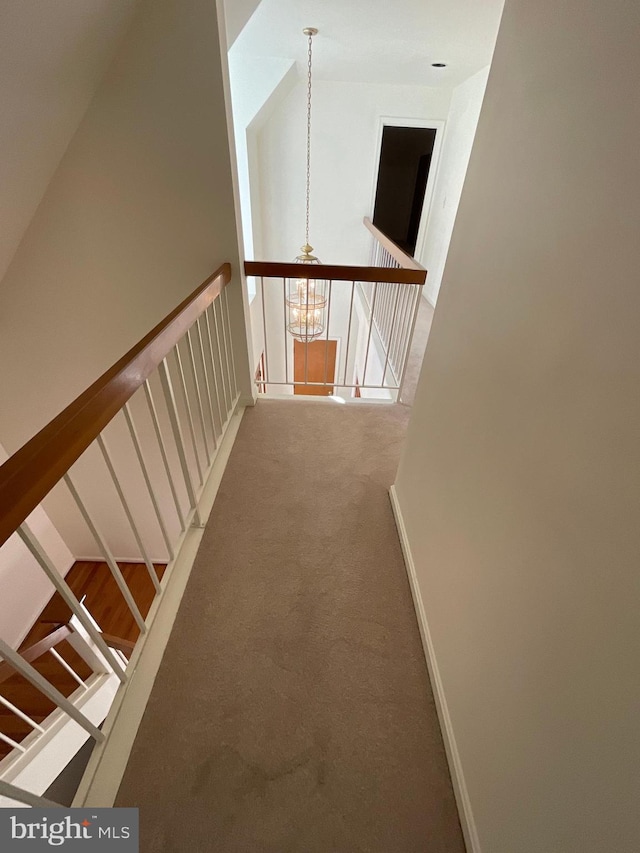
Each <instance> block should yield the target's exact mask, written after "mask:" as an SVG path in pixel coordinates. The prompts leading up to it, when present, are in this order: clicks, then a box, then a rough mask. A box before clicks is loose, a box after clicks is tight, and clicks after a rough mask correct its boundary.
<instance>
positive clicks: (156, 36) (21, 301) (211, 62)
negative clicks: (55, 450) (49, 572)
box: [0, 0, 250, 558]
mask: <svg viewBox="0 0 640 853" xmlns="http://www.w3.org/2000/svg"><path fill="white" fill-rule="evenodd" d="M234 210H235V208H234V196H233V188H232V174H231V164H230V151H229V140H228V135H227V124H226V121H225V104H224V98H223V70H222V67H221V51H220V45H219V41H218V31H217V20H216V7H215V4H212V3H210V2H208V0H186V2H185V0H143V2H141V3H140V4H139V5H138V6H137V9H136V13H135V16H134V18H133V21H132V24H131V27H130V29H129V31H128V32H127V34H126V37H125V38H124V41H123V42H122V45H121V47H120V49H119V51H118V53H117V54H116V56H115V59H114V61H113V63H112V64H111V66H110V68H109V69H108V71H107V73H106V76H105V78H104V80H103V82H102V84H101V86H100V87H99V89H98V91H97V93H96V95H95V97H94V99H93V101H92V102H91V105H90V107H89V109H88V111H87V113H86V115H85V117H84V119H83V121H82V122H81V124H80V126H79V128H78V130H77V132H76V134H75V136H74V137H73V139H72V141H71V143H70V145H69V147H68V148H67V150H66V152H65V155H64V157H63V158H62V161H61V163H60V165H59V167H58V169H57V170H56V172H55V175H54V176H53V179H52V180H51V182H50V184H49V187H48V189H47V191H46V193H45V195H44V197H43V199H42V202H41V204H40V206H39V207H38V210H37V212H36V215H35V216H34V218H33V220H32V222H31V224H30V226H29V228H28V230H27V231H26V234H25V236H24V238H23V240H22V242H21V244H20V246H19V248H18V251H17V252H16V254H15V256H14V259H13V261H12V263H11V265H10V267H9V269H8V271H7V273H6V275H5V277H4V279H3V280H2V282H1V284H0V384H1V387H2V407H1V409H0V437H1V438H2V441H3V444H4V445H5V447H6V448H7V450H8V451H9V452H13V451H15V450H16V449H17V448H18V447H19V446H21V445H22V444H23V443H24V442H25V441H26V440H27V439H28V438H29V437H31V436H32V435H33V434H34V433H36V432H37V431H38V430H39V429H40V428H42V427H43V426H44V425H45V424H46V423H48V421H49V420H51V418H52V417H54V416H55V415H56V414H57V413H58V412H59V411H60V410H61V409H62V408H64V406H65V405H67V404H68V403H69V402H70V401H71V400H73V399H74V398H75V397H76V396H77V395H78V394H79V393H80V392H81V391H83V390H84V389H85V388H86V387H87V386H88V385H90V384H91V383H92V382H93V381H94V380H95V379H97V378H98V376H100V375H101V373H102V372H103V371H104V370H106V369H107V368H108V367H109V366H110V365H111V364H113V363H114V362H115V361H116V360H117V359H118V358H119V357H120V356H122V355H123V354H124V353H125V352H126V351H127V350H128V349H129V348H130V347H131V346H132V345H133V344H135V343H136V341H138V340H139V339H140V338H141V337H142V336H143V335H144V334H145V333H146V332H148V331H149V330H150V329H151V328H152V327H153V326H154V325H155V324H156V323H157V322H158V321H160V320H161V319H162V318H163V317H164V316H166V314H168V313H169V312H170V311H171V310H172V309H173V308H175V306H176V305H177V304H178V303H179V302H180V301H181V300H182V299H184V297H185V296H187V295H188V294H189V293H190V292H191V291H192V290H194V289H195V288H196V287H197V286H198V285H199V284H200V283H201V282H202V281H203V280H204V279H205V278H206V277H207V276H208V275H209V274H210V273H211V272H213V271H214V270H215V269H216V268H217V267H218V266H219V265H220V264H221V263H222V262H224V261H231V264H232V267H233V268H234V270H235V272H236V275H235V278H234V281H233V282H232V284H231V285H230V287H229V288H228V291H227V292H228V294H229V301H230V308H231V312H232V322H233V331H234V342H235V344H236V349H235V364H236V368H237V370H238V373H239V379H240V382H241V385H242V390H243V392H244V393H245V394H247V395H248V394H249V393H250V386H249V368H248V357H247V351H246V349H247V348H246V330H245V326H244V308H245V306H244V299H243V294H242V288H241V282H240V278H239V276H238V275H237V273H238V269H239V257H238V235H237V231H236V222H235V213H234ZM110 429H111V428H110ZM119 429H120V430H121V429H122V424H115V425H114V427H113V430H115V431H116V432H117V430H119ZM149 429H150V427H149ZM110 435H112V443H114V444H116V445H117V444H118V438H117V435H115V434H113V433H110ZM127 452H128V453H129V456H128V457H127V456H124V455H123V456H122V457H121V460H120V463H119V468H120V470H121V471H122V470H124V471H126V470H127V467H128V466H127V465H126V459H128V458H131V448H130V447H129V448H128V451H127ZM85 462H86V460H84V461H81V462H80V463H79V464H78V466H77V468H78V470H79V472H80V473H79V474H78V476H79V478H80V483H81V485H83V486H84V489H83V494H84V495H85V496H87V497H88V500H89V501H91V502H92V506H96V507H97V508H98V510H99V509H100V508H102V507H103V506H106V502H107V499H109V501H110V504H109V505H110V506H111V505H113V502H112V500H111V499H112V497H113V495H112V488H111V487H109V488H110V489H111V491H110V492H109V494H108V495H107V488H106V487H103V485H102V484H103V482H104V474H105V472H104V465H103V464H101V463H100V466H101V467H100V478H101V479H98V478H97V477H96V476H95V475H94V473H93V471H94V470H97V466H94V468H92V467H91V466H89V467H88V468H87V467H86V466H85ZM83 466H85V468H84V470H85V473H84V474H83V473H82V471H83ZM129 467H130V468H131V477H132V479H135V482H132V483H131V484H130V485H131V492H130V494H131V495H133V496H137V495H139V494H140V493H141V492H142V493H144V485H143V484H141V483H140V482H139V481H140V477H139V475H138V473H137V472H138V469H137V465H136V463H135V461H133V462H132V463H131V465H130V466H129ZM57 491H58V492H60V491H61V490H60V489H59V490H57ZM91 491H93V493H94V494H93V495H92V494H88V495H87V492H89V493H90V492H91ZM46 509H47V512H48V513H49V514H50V515H51V517H52V518H53V519H54V522H55V523H56V525H57V527H58V528H59V529H60V530H61V532H63V535H64V537H65V540H66V541H67V542H68V543H69V545H70V547H71V548H72V550H73V551H74V553H75V554H76V555H77V556H85V555H91V554H92V553H94V554H95V546H92V550H91V551H90V552H89V554H87V550H86V549H88V548H89V547H90V546H91V542H90V540H89V539H88V538H87V536H86V532H85V531H84V528H83V527H82V526H79V519H78V516H77V513H76V512H75V511H72V510H71V509H70V508H69V506H68V502H65V501H64V500H63V499H58V498H57V497H56V495H52V498H51V499H50V500H48V501H47V502H46ZM140 509H141V511H142V513H143V515H144V516H145V518H146V519H148V523H147V522H146V521H144V520H143V529H144V530H146V529H147V528H149V530H150V531H151V533H150V537H151V538H150V545H151V546H154V545H155V543H156V542H157V541H159V537H158V530H157V523H154V521H153V515H152V509H151V508H150V507H149V506H148V499H146V502H144V500H143V499H142V498H141V499H140ZM99 516H100V517H101V518H102V517H103V516H104V517H105V518H106V519H107V520H108V522H109V523H108V525H103V529H105V527H106V529H107V530H109V531H110V532H111V530H112V528H113V529H115V530H116V532H120V531H122V534H123V538H122V539H119V540H118V541H117V542H116V543H115V545H113V549H114V551H115V553H116V555H117V556H118V557H121V558H124V557H129V556H135V552H134V553H133V554H131V551H130V544H131V541H132V540H131V535H130V533H129V531H128V529H127V525H126V520H125V519H124V518H123V517H122V513H120V514H119V515H118V520H117V523H116V522H115V516H112V515H111V513H110V511H109V512H107V511H106V510H105V512H104V513H102V512H99ZM112 518H113V519H114V523H113V524H112V523H111V520H112ZM151 525H154V526H153V528H152V527H151ZM162 550H164V549H162ZM152 553H153V555H154V556H156V554H157V553H158V551H157V550H156V549H155V547H153V548H152ZM160 555H162V551H161V552H160Z"/></svg>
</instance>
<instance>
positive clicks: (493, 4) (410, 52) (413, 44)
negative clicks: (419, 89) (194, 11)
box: [227, 0, 503, 87]
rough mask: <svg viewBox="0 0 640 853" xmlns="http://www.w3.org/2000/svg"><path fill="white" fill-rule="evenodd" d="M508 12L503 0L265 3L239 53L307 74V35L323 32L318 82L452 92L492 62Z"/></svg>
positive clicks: (316, 59)
mask: <svg viewBox="0 0 640 853" xmlns="http://www.w3.org/2000/svg"><path fill="white" fill-rule="evenodd" d="M229 2H233V0H227V3H229ZM502 6H503V0H262V2H261V3H260V4H259V6H258V8H257V9H256V11H255V12H254V14H253V16H252V17H251V18H250V20H249V22H248V23H247V25H246V26H245V28H244V30H243V31H242V33H241V34H240V36H239V37H238V39H237V41H236V43H235V47H234V50H235V51H237V52H238V53H243V54H250V55H252V56H278V57H283V58H288V59H295V60H297V61H298V62H299V63H301V67H302V68H304V65H305V64H306V49H307V47H306V38H305V36H304V35H303V34H302V30H303V28H304V27H309V26H311V27H317V28H318V29H319V31H320V32H319V34H318V36H317V37H316V38H315V39H314V56H313V73H314V77H315V78H316V79H324V80H342V81H352V82H371V83H395V84H408V85H424V86H447V87H453V86H456V85H458V83H461V82H462V81H463V80H466V79H467V78H468V77H470V76H471V75H472V74H475V73H476V71H479V70H480V69H481V68H483V67H484V66H486V65H488V64H489V62H490V61H491V56H492V54H493V47H494V44H495V39H496V35H497V30H498V25H499V21H500V15H501V13H502ZM432 62H446V63H447V67H446V68H440V69H438V68H432V67H431V63H432Z"/></svg>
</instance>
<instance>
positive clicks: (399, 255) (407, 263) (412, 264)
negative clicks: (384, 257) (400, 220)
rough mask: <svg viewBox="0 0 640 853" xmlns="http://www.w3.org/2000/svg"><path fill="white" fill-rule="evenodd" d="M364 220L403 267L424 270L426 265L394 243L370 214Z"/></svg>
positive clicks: (366, 225)
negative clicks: (372, 219) (373, 220)
mask: <svg viewBox="0 0 640 853" xmlns="http://www.w3.org/2000/svg"><path fill="white" fill-rule="evenodd" d="M362 221H363V222H364V224H365V227H366V228H368V229H369V231H371V233H372V234H373V236H374V237H375V238H376V240H377V241H378V243H380V245H381V246H382V247H383V248H385V249H386V250H387V252H389V254H390V255H391V257H392V258H393V259H394V260H395V261H397V262H398V263H399V264H400V266H401V267H402V269H405V270H424V267H423V266H422V265H421V264H419V263H418V262H417V261H416V259H415V258H412V257H411V255H407V253H406V252H403V251H402V249H401V248H400V246H398V245H397V244H396V243H394V242H393V240H391V238H390V237H387V235H386V234H385V233H384V232H382V231H381V230H380V229H379V228H378V227H377V226H376V225H374V224H373V222H372V221H371V219H370V218H369V217H368V216H365V217H364V219H363V220H362ZM425 276H426V270H425Z"/></svg>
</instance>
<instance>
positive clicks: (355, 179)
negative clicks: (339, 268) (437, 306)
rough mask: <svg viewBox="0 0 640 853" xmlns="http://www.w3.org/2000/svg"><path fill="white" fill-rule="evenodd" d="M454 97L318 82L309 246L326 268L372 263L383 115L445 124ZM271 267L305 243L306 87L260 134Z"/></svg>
mask: <svg viewBox="0 0 640 853" xmlns="http://www.w3.org/2000/svg"><path fill="white" fill-rule="evenodd" d="M450 98H451V93H450V91H448V90H445V89H432V88H427V87H424V86H396V85H379V84H375V85H374V84H367V83H344V82H332V81H327V80H316V81H314V84H313V106H312V141H311V221H310V238H311V243H312V244H313V246H314V247H315V248H316V249H317V252H318V256H319V257H320V259H321V260H322V261H324V262H325V263H336V264H358V263H363V264H367V263H369V258H370V252H371V235H370V234H369V232H368V231H367V230H366V228H365V227H364V225H363V224H362V219H363V217H364V216H368V215H371V213H372V209H371V205H372V202H373V195H374V190H375V187H374V182H375V178H376V174H377V168H378V164H377V162H376V154H377V144H378V135H379V128H380V119H381V117H382V116H395V117H402V118H410V119H413V118H421V119H433V120H440V121H441V120H443V119H445V118H446V116H447V112H448V108H449V101H450ZM258 156H259V167H260V192H261V205H262V207H261V215H260V221H261V222H262V241H261V242H262V248H263V252H264V255H265V258H264V259H265V260H274V261H286V260H292V259H293V258H294V257H295V256H296V255H297V254H299V251H300V246H302V245H303V243H304V236H305V234H304V223H305V175H306V172H305V162H306V83H305V82H303V81H300V82H299V83H298V84H297V86H296V87H295V89H294V90H293V91H292V92H291V94H290V95H289V97H288V98H287V99H286V100H285V101H284V102H283V103H282V104H281V105H280V107H279V108H278V109H277V110H276V111H275V112H274V113H273V115H272V116H271V117H270V118H269V120H268V121H267V122H266V123H265V125H264V126H263V127H262V129H261V130H260V131H259V135H258Z"/></svg>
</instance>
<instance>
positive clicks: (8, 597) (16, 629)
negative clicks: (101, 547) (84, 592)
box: [0, 445, 75, 649]
mask: <svg viewBox="0 0 640 853" xmlns="http://www.w3.org/2000/svg"><path fill="white" fill-rule="evenodd" d="M7 458H8V455H7V453H6V452H5V450H4V448H3V447H2V445H0V465H1V464H2V463H3V462H5V461H6V459H7ZM27 524H28V525H29V527H30V529H31V532H32V533H33V534H34V536H35V537H36V539H37V540H38V542H39V543H40V545H41V546H42V548H43V549H44V551H45V553H46V554H47V556H48V557H49V559H50V560H51V561H52V563H53V564H54V566H55V567H56V568H57V569H58V571H59V572H60V574H61V575H62V576H63V577H64V575H66V573H67V572H68V571H69V569H70V568H71V566H72V565H73V564H74V562H75V558H74V556H73V554H72V553H71V551H70V550H69V548H68V547H67V545H66V543H65V542H64V541H63V539H62V537H61V536H60V534H59V533H58V531H57V530H56V528H55V527H54V526H53V524H52V523H51V519H50V518H49V517H48V515H47V514H46V512H45V511H44V509H42V507H37V508H36V509H35V510H34V511H33V512H32V513H31V515H30V516H29V518H28V519H27ZM0 589H1V590H2V595H1V596H0V637H2V639H3V640H4V641H5V642H6V643H8V644H9V645H10V646H11V647H12V648H14V649H16V648H18V646H19V645H20V643H21V642H22V640H23V639H24V638H25V636H26V635H27V633H28V632H29V630H30V628H31V626H32V625H33V624H34V622H35V621H36V619H37V618H38V616H39V615H40V613H41V612H42V609H43V608H44V606H45V604H46V603H47V602H48V601H49V599H50V598H51V596H52V594H53V592H54V589H53V586H52V584H51V581H49V580H48V578H47V577H46V575H45V574H44V572H43V571H42V569H41V568H40V566H39V565H38V563H37V562H36V560H35V558H34V557H32V556H31V554H30V553H29V551H28V550H27V547H26V545H24V543H23V542H22V541H21V540H20V539H19V537H18V535H17V534H15V533H14V535H13V536H11V537H10V538H9V539H7V541H6V542H5V543H4V544H3V545H0Z"/></svg>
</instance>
